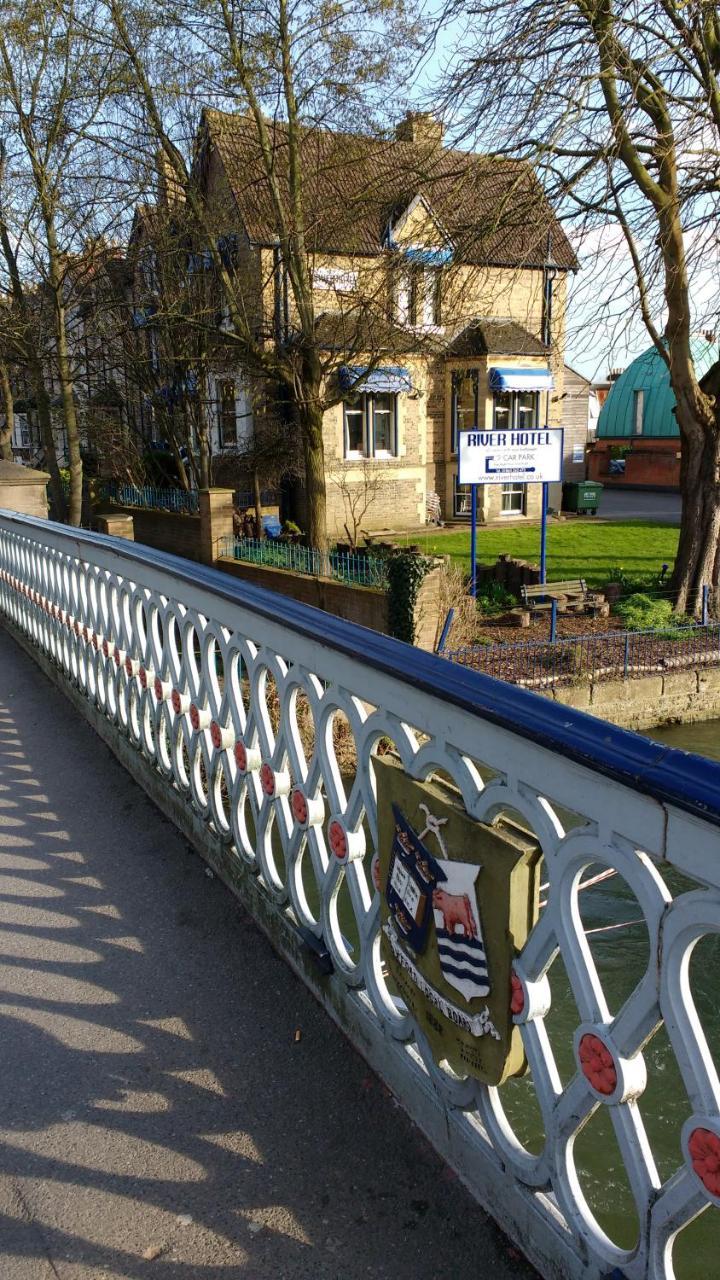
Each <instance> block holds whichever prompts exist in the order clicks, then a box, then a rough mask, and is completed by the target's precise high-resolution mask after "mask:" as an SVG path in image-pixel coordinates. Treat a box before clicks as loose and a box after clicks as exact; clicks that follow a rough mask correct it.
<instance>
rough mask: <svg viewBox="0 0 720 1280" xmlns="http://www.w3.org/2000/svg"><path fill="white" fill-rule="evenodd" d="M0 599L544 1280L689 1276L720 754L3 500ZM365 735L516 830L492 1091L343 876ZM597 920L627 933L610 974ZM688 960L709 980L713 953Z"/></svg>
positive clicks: (367, 777) (697, 1206)
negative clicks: (526, 846) (658, 737)
mask: <svg viewBox="0 0 720 1280" xmlns="http://www.w3.org/2000/svg"><path fill="white" fill-rule="evenodd" d="M0 615H3V616H4V618H5V620H6V621H7V623H8V624H10V626H11V628H12V629H14V631H15V632H16V633H20V634H21V637H22V638H23V639H24V642H25V643H26V644H29V645H30V647H31V648H32V649H34V651H35V652H36V654H37V656H38V660H39V661H40V662H41V663H44V664H45V666H46V667H49V664H52V665H53V667H54V669H55V672H56V678H59V679H61V680H62V681H64V683H65V684H66V685H67V686H68V688H70V689H71V694H72V696H73V697H75V698H76V700H77V698H78V695H82V697H83V698H84V699H85V700H86V701H87V703H88V704H89V705H90V708H91V709H92V708H94V710H93V711H92V714H93V715H99V716H101V717H102V720H103V723H104V724H107V725H108V726H110V731H111V732H112V733H113V734H114V735H116V737H117V739H118V741H120V740H121V739H122V740H124V742H125V748H124V749H127V744H130V745H131V747H133V748H135V749H136V752H137V755H138V757H141V758H142V760H144V761H145V762H146V764H145V766H143V767H147V768H148V769H150V770H151V771H152V772H153V775H154V776H155V778H156V779H157V780H158V781H159V783H160V785H162V786H163V787H165V788H167V790H168V792H170V791H172V793H173V795H174V797H175V798H176V799H178V798H181V799H182V803H183V804H185V805H186V806H187V808H188V809H189V810H192V812H193V813H194V814H195V820H201V821H202V822H204V824H205V829H206V830H207V832H208V833H209V835H210V836H211V837H212V839H214V840H215V841H219V842H221V843H222V845H223V846H224V849H225V851H226V855H227V858H228V859H229V863H228V865H235V866H237V868H238V877H239V880H242V877H243V876H244V877H245V878H246V879H247V880H248V881H250V880H251V881H252V883H253V884H254V885H255V890H254V892H255V893H256V894H257V895H258V897H257V901H258V902H259V901H263V902H264V903H266V904H267V910H268V911H269V912H270V913H271V914H273V913H274V916H275V917H277V919H278V921H282V922H283V927H285V925H288V926H289V927H291V928H292V929H294V930H295V931H296V933H297V931H300V932H301V934H302V936H303V937H304V938H306V939H310V941H311V942H312V941H313V940H314V941H315V947H316V950H317V952H318V954H322V955H324V956H325V957H326V959H327V961H328V963H327V966H326V967H327V969H331V970H332V971H331V973H330V974H329V976H326V977H324V978H322V979H318V985H317V989H318V991H319V992H321V994H322V998H324V999H325V1002H326V1004H327V1005H328V1007H329V1008H330V1009H331V1010H332V1011H333V1014H334V1016H335V1017H337V1018H338V1020H340V1021H341V1022H342V1023H343V1025H344V1026H345V1027H346V1029H347V1031H348V1034H349V1035H350V1037H351V1038H352V1039H354V1041H355V1042H356V1043H357V1044H358V1045H359V1046H360V1047H361V1049H362V1051H363V1052H364V1053H365V1054H366V1056H367V1057H368V1058H369V1059H370V1060H371V1062H373V1064H374V1065H375V1066H376V1068H377V1069H378V1070H379V1071H380V1072H381V1073H382V1074H384V1075H385V1077H386V1078H387V1079H388V1081H389V1082H390V1083H391V1086H392V1088H393V1089H394V1090H395V1091H396V1093H397V1094H398V1095H399V1096H400V1097H401V1099H402V1101H403V1103H404V1104H405V1105H406V1107H407V1109H408V1110H409V1111H410V1113H411V1114H412V1115H413V1116H414V1117H415V1118H416V1119H417V1120H418V1121H419V1123H420V1124H421V1125H422V1126H423V1127H424V1129H425V1131H426V1132H427V1133H428V1135H429V1136H430V1137H431V1140H432V1141H433V1142H434V1143H435V1145H436V1146H437V1147H438V1148H439V1149H440V1150H441V1151H442V1152H443V1153H444V1154H445V1155H446V1156H447V1157H448V1158H449V1159H450V1160H451V1162H452V1163H453V1164H454V1165H455V1167H456V1168H457V1169H458V1170H459V1171H460V1173H461V1175H462V1176H463V1177H464V1179H465V1180H466V1181H467V1183H468V1184H469V1185H470V1186H471V1187H472V1188H473V1189H474V1191H475V1192H476V1194H477V1195H478V1197H479V1198H480V1199H481V1200H482V1201H483V1202H484V1203H485V1204H486V1205H487V1206H488V1207H489V1208H490V1210H491V1212H493V1213H494V1214H495V1216H496V1217H497V1218H498V1220H499V1221H500V1223H501V1225H502V1226H503V1227H504V1229H505V1230H506V1231H507V1232H508V1233H509V1234H510V1235H511V1236H513V1237H514V1238H515V1239H516V1240H517V1241H518V1242H519V1243H520V1246H521V1247H522V1249H523V1250H524V1251H525V1252H526V1253H527V1254H528V1256H529V1257H530V1258H531V1260H532V1261H534V1262H535V1264H536V1265H537V1266H538V1267H539V1269H540V1270H541V1272H542V1273H543V1274H544V1275H546V1276H552V1277H560V1276H563V1277H564V1276H570V1277H580V1276H583V1277H587V1278H588V1280H599V1278H600V1277H604V1276H607V1275H609V1274H612V1273H614V1272H615V1271H617V1272H618V1274H621V1275H623V1276H626V1277H628V1278H629V1280H635V1278H636V1280H648V1278H652V1280H655V1278H656V1277H657V1278H661V1280H667V1278H668V1277H672V1276H673V1275H675V1274H676V1270H675V1269H674V1268H675V1267H676V1266H677V1267H678V1270H677V1274H679V1275H683V1276H684V1275H688V1276H691V1277H694V1276H696V1275H697V1276H700V1275H710V1274H712V1271H713V1266H714V1263H712V1262H710V1261H708V1262H702V1249H703V1248H706V1247H710V1246H707V1245H703V1243H702V1241H700V1243H699V1244H698V1241H697V1239H696V1238H695V1237H692V1238H691V1239H692V1249H690V1250H687V1249H686V1250H685V1253H684V1254H683V1246H682V1242H683V1238H684V1236H685V1234H686V1232H688V1231H690V1232H693V1231H695V1229H696V1221H695V1220H697V1219H699V1215H702V1212H703V1210H705V1209H706V1208H707V1207H708V1206H711V1205H715V1206H718V1205H720V1082H719V1081H718V1074H717V1070H716V1065H715V1063H714V1061H713V1055H712V1053H711V1050H710V1047H709V1045H708V1037H710V1038H712V1036H713V1035H714V1034H715V1033H716V1032H717V1030H718V1027H717V1025H711V1023H712V1022H713V1019H712V1009H711V1010H710V1014H708V1009H707V1008H706V1007H701V1002H700V1000H699V998H698V990H699V987H698V986H697V983H698V982H699V977H698V973H697V968H696V967H695V968H693V967H692V966H691V956H692V954H693V950H694V949H695V948H696V946H699V947H700V948H701V949H702V948H703V947H704V946H705V943H706V942H707V940H708V939H710V941H711V943H712V944H713V945H714V943H715V941H716V940H717V935H718V934H720V857H719V856H718V854H719V853H720V838H719V837H720V765H715V764H712V763H711V762H709V761H708V762H702V761H700V760H698V759H697V758H688V757H687V756H685V755H684V754H682V753H680V752H675V751H670V750H668V749H665V748H661V747H659V746H658V745H657V744H655V743H651V742H649V741H646V740H644V739H641V738H639V737H637V736H635V735H633V734H629V733H626V732H624V731H621V730H617V729H614V728H612V727H610V726H607V725H604V724H603V725H601V724H600V723H599V722H597V721H594V720H593V719H592V718H591V717H589V716H586V715H584V714H582V713H580V712H575V711H572V710H570V709H568V708H566V707H560V706H557V705H555V704H553V703H551V702H546V701H545V700H543V699H542V698H540V697H539V696H537V695H534V694H531V693H528V692H527V691H525V690H522V689H518V688H514V687H512V686H509V685H505V684H502V683H500V682H497V681H494V680H492V679H490V678H488V677H486V676H483V675H480V674H478V673H476V672H473V671H468V670H465V669H463V668H460V667H458V666H455V665H454V664H451V663H447V662H444V661H443V660H442V659H439V658H436V657H434V656H432V655H430V654H425V653H422V652H420V651H419V650H414V649H411V648H409V647H407V646H405V645H402V644H400V643H399V642H397V641H393V640H390V639H388V638H387V637H384V636H380V635H376V634H375V633H371V632H369V631H365V630H363V629H361V628H357V627H354V626H352V625H351V624H348V623H345V622H343V621H341V620H339V619H336V618H333V617H331V616H329V615H327V614H322V613H319V612H318V611H316V610H313V609H309V608H307V607H305V606H302V605H299V604H297V603H295V602H293V601H290V600H287V599H285V598H281V597H278V596H275V595H273V594H271V593H269V592H265V591H263V590H260V589H257V588H252V587H250V586H248V585H247V584H238V583H235V582H233V581H231V580H230V579H228V578H227V577H226V576H225V575H223V574H221V573H218V572H216V571H214V570H212V569H205V568H202V567H200V566H198V565H195V564H192V565H189V564H188V563H187V562H185V561H182V560H180V559H177V558H175V557H172V556H167V555H164V554H162V553H158V552H155V551H152V550H150V549H149V548H143V547H139V546H138V545H137V544H133V543H126V542H122V541H120V540H115V539H112V538H104V537H100V536H98V535H90V534H86V533H83V532H78V531H75V530H69V529H67V528H64V527H62V526H59V525H53V524H51V523H47V522H42V521H34V520H32V519H29V518H27V517H22V516H15V515H12V514H10V513H0ZM72 690H74V692H72ZM88 714H90V712H89V713H88ZM390 746H391V747H392V748H394V750H395V752H397V754H398V755H399V757H400V759H401V761H402V764H403V766H404V769H405V771H406V772H407V773H408V774H409V775H410V776H412V777H414V778H418V779H422V778H427V777H428V776H430V775H431V774H433V773H437V772H440V773H442V775H444V776H445V777H446V778H449V779H451V780H452V781H453V782H454V783H455V784H456V785H457V787H458V788H459V789H460V792H461V794H462V797H463V801H464V805H465V808H466V809H467V811H468V813H469V814H471V815H472V816H474V817H476V818H482V819H485V820H488V821H493V820H494V819H495V818H496V817H497V816H498V815H501V814H505V815H510V816H511V817H512V818H513V819H514V820H515V821H516V822H521V823H522V824H524V826H525V827H526V828H528V829H530V830H531V831H532V832H534V833H535V836H536V837H537V839H538V840H539V842H540V844H541V846H542V852H543V859H544V863H543V879H544V881H545V885H544V888H543V909H542V911H541V914H540V917H539V920H538V922H537V924H536V925H535V927H534V929H533V931H532V933H531V934H530V937H529V939H528V942H527V944H526V945H525V947H524V949H523V951H522V953H521V954H520V955H519V956H518V958H517V961H516V965H515V973H514V977H513V983H512V990H511V991H508V1001H511V1002H512V1008H513V1011H514V1013H515V1019H516V1022H517V1023H518V1024H520V1026H521V1028H522V1037H523V1042H524V1046H525V1051H526V1054H527V1059H528V1062H529V1068H530V1070H529V1073H528V1074H527V1075H526V1076H525V1077H524V1078H523V1079H521V1080H516V1081H511V1082H509V1083H508V1084H506V1085H504V1086H502V1087H501V1088H499V1089H496V1088H491V1087H487V1086H483V1085H480V1084H479V1083H478V1082H477V1081H474V1080H472V1079H470V1078H466V1079H463V1078H460V1077H459V1076H457V1075H456V1074H454V1073H452V1072H451V1071H449V1070H444V1069H443V1068H442V1067H438V1066H436V1065H435V1063H434V1062H433V1059H432V1056H431V1054H430V1052H429V1049H428V1046H427V1044H426V1043H424V1041H423V1038H422V1035H420V1034H418V1033H417V1032H415V1031H414V1030H413V1024H412V1023H411V1021H410V1020H409V1018H408V1016H407V1011H406V1010H405V1008H404V1007H403V1005H402V1002H401V1001H400V1000H399V999H398V997H397V994H396V993H395V992H393V990H392V989H391V987H390V986H389V984H388V982H387V974H386V971H385V970H384V967H383V964H382V961H381V956H380V948H379V901H378V894H377V893H376V892H375V890H374V888H373V883H372V878H371V875H370V865H369V864H370V862H371V858H372V855H373V851H374V843H375V841H376V838H377V813H376V798H375V797H376V792H375V778H374V765H373V760H374V758H375V754H376V752H377V751H378V750H379V749H383V750H385V749H387V748H388V747H390ZM131 754H132V753H131ZM132 758H133V759H135V756H134V755H133V757H132ZM338 833H340V835H342V836H344V837H345V838H344V839H339V837H338ZM349 847H352V852H353V856H352V857H350V858H348V857H346V856H336V854H337V853H338V850H339V851H340V854H341V855H342V853H343V850H344V852H345V853H347V850H348V848H349ZM594 894H599V895H605V896H604V897H602V896H601V897H600V898H598V899H597V900H596V908H591V907H589V906H588V904H589V903H590V902H591V900H592V898H593V895H594ZM598 904H599V905H598ZM593 910H595V915H593ZM618 913H619V914H618ZM633 929H635V930H636V931H639V932H638V933H637V934H636V935H632V933H631V931H632V930H633ZM615 930H617V931H619V936H621V937H623V938H627V937H630V936H635V937H636V938H637V940H638V945H637V946H636V945H634V946H633V949H631V952H630V951H628V952H627V957H628V958H627V962H625V960H624V959H623V957H624V956H625V955H626V952H625V951H623V950H622V948H621V950H620V952H616V951H613V950H612V949H611V942H610V941H609V940H612V939H613V938H614V937H616V936H618V934H616V933H615V932H613V931H615ZM628 931H630V933H629V932H628ZM282 937H283V934H282V930H280V931H279V932H278V933H277V934H276V935H275V941H276V943H277V944H278V945H279V946H281V947H282V946H283V942H282ZM616 945H617V944H616V943H614V942H613V943H612V946H613V947H615V946H616ZM702 954H703V968H704V969H708V970H709V971H710V972H711V974H713V975H714V976H713V977H712V984H713V990H714V991H716V990H717V973H718V963H717V962H718V952H717V948H715V949H714V950H712V951H711V952H707V953H706V952H703V953H702ZM713 966H715V967H714V969H713ZM240 980H241V979H240ZM717 1008H718V1006H717V1002H716V1003H715V1007H714V1012H715V1023H716V1022H717ZM716 1043H717V1040H716ZM259 1051H262V1047H261V1046H259ZM670 1095H672V1096H671V1097H670ZM664 1099H666V1101H667V1106H668V1108H669V1110H668V1111H667V1113H665V1112H662V1108H663V1107H664V1106H665V1105H666V1102H665V1101H664ZM291 1105H292V1106H297V1105H301V1101H300V1100H299V1099H295V1100H294V1101H293V1102H292V1104H290V1102H289V1106H291ZM659 1111H660V1112H662V1116H661V1119H662V1124H656V1123H655V1121H656V1119H657V1116H658V1113H659ZM288 1123H289V1125H291V1124H292V1116H291V1115H290V1117H289V1121H288ZM593 1133H595V1134H596V1137H595V1138H594V1139H593V1141H592V1142H591V1143H590V1144H589V1146H588V1143H587V1142H586V1141H585V1135H587V1134H590V1135H592V1134H593ZM588 1151H589V1155H588ZM348 1158H349V1162H351V1153H349V1157H348ZM620 1173H622V1178H621V1177H620V1176H619V1175H620ZM621 1194H622V1195H623V1196H624V1197H625V1204H624V1208H623V1213H622V1216H621V1217H620V1218H618V1216H617V1213H616V1208H617V1205H616V1202H617V1201H618V1198H619V1197H620V1196H621ZM713 1216H714V1215H713ZM699 1220H700V1221H701V1222H707V1221H709V1218H708V1215H707V1214H705V1215H704V1216H703V1217H702V1218H700V1219H699ZM628 1223H634V1224H635V1225H634V1226H633V1230H632V1232H631V1234H630V1235H628V1226H627V1224H628ZM690 1224H692V1225H690ZM703 1229H704V1228H703ZM698 1256H700V1258H701V1261H700V1263H698V1262H697V1258H698ZM708 1256H709V1255H708ZM715 1256H716V1255H715ZM688 1258H689V1262H688V1261H687V1260H688ZM678 1259H680V1261H681V1262H682V1267H680V1266H679V1263H678ZM686 1263H687V1266H686ZM469 1265H470V1264H469ZM698 1266H699V1268H700V1269H698ZM693 1267H695V1270H693ZM468 1273H469V1272H468Z"/></svg>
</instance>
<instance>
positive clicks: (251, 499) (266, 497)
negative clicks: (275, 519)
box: [233, 489, 280, 511]
mask: <svg viewBox="0 0 720 1280" xmlns="http://www.w3.org/2000/svg"><path fill="white" fill-rule="evenodd" d="M233 502H234V503H235V506H236V507H244V508H248V507H249V508H251V509H252V510H253V511H254V510H255V494H254V493H253V492H252V490H251V489H236V490H235V492H234V494H233ZM279 502H280V494H279V493H278V492H277V491H276V490H275V489H263V490H262V491H261V493H260V503H261V506H263V507H277V506H278V505H279Z"/></svg>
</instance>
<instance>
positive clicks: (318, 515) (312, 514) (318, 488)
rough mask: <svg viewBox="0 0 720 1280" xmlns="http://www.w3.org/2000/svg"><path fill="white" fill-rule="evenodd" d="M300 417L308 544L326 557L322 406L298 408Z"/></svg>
mask: <svg viewBox="0 0 720 1280" xmlns="http://www.w3.org/2000/svg"><path fill="white" fill-rule="evenodd" d="M298 416H299V420H300V428H301V431H302V442H303V453H304V457H305V499H306V503H307V540H308V546H310V547H315V548H316V549H317V550H318V551H319V552H320V553H321V554H322V555H323V556H324V555H326V554H327V551H328V533H327V497H326V492H325V449H324V446H323V433H322V420H323V413H322V409H321V407H320V406H319V405H305V406H302V407H301V408H300V409H299V410H298Z"/></svg>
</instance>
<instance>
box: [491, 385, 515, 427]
mask: <svg viewBox="0 0 720 1280" xmlns="http://www.w3.org/2000/svg"><path fill="white" fill-rule="evenodd" d="M494 408H495V416H494V418H493V426H494V427H495V429H496V430H506V431H507V430H508V429H509V427H510V425H511V409H512V393H511V392H510V391H496V392H495V406H494Z"/></svg>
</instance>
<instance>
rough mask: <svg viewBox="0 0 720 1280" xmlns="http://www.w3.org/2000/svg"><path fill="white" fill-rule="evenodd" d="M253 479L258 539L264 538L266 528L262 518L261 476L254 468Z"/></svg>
mask: <svg viewBox="0 0 720 1280" xmlns="http://www.w3.org/2000/svg"><path fill="white" fill-rule="evenodd" d="M252 478H253V498H254V500H255V527H256V530H257V537H258V538H264V537H265V526H264V524H263V518H262V517H263V509H262V490H261V488H260V476H259V475H258V469H257V467H253V473H252Z"/></svg>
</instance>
